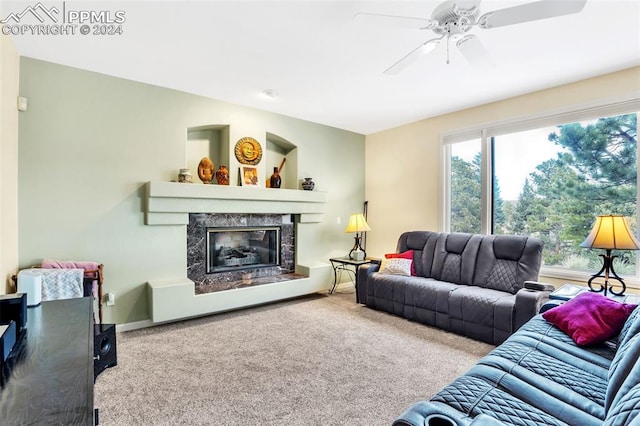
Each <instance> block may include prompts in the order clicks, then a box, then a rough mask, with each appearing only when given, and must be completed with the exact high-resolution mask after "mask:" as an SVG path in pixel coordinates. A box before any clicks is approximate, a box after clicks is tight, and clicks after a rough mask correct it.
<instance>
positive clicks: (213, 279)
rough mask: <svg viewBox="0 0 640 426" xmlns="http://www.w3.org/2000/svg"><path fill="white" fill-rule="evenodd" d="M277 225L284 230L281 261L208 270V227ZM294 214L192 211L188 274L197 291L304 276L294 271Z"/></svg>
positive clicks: (202, 292) (240, 286) (282, 232)
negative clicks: (292, 215)
mask: <svg viewBox="0 0 640 426" xmlns="http://www.w3.org/2000/svg"><path fill="white" fill-rule="evenodd" d="M264 226H273V227H277V228H279V230H280V238H278V242H279V243H280V244H279V245H280V247H279V248H278V250H279V256H278V257H279V263H278V264H277V265H268V266H261V267H257V268H250V269H244V268H241V267H239V268H235V269H236V270H229V271H221V272H213V273H207V258H206V257H207V228H217V229H219V230H224V229H226V228H233V229H236V230H241V229H243V228H251V227H264ZM293 228H294V224H293V221H291V215H276V214H256V213H249V214H246V213H189V225H187V277H188V278H189V279H190V280H191V281H193V282H194V284H195V291H196V294H204V293H211V292H215V291H225V290H230V289H233V288H242V287H247V286H254V285H264V284H271V283H274V282H280V281H287V280H291V279H297V278H303V276H301V275H296V274H295V273H294V271H295V267H294V263H295V233H294V230H293Z"/></svg>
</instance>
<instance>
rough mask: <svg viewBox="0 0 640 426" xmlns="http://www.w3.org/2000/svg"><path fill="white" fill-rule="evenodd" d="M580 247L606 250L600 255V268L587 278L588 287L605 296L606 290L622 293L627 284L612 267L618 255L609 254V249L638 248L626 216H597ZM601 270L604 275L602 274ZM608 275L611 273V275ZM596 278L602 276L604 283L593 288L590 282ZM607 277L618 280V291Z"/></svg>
mask: <svg viewBox="0 0 640 426" xmlns="http://www.w3.org/2000/svg"><path fill="white" fill-rule="evenodd" d="M580 247H585V248H598V249H605V250H606V254H601V255H600V256H601V257H602V259H603V260H604V263H603V265H602V269H600V271H598V273H596V274H595V275H593V276H592V277H591V278H590V279H589V282H588V284H589V289H590V290H591V291H594V292H596V293H599V292H601V291H604V295H605V296H606V295H607V293H608V292H611V294H614V295H616V296H622V295H624V291H625V290H626V289H627V286H626V285H625V283H624V281H623V280H622V278H620V277H619V276H618V274H616V271H615V270H614V269H613V259H615V258H616V257H618V256H611V250H640V243H639V242H638V240H636V238H635V237H634V236H633V233H632V232H631V229H630V228H629V223H628V222H627V218H625V217H624V216H622V215H613V214H610V215H602V216H598V217H597V218H596V222H595V223H594V224H593V228H592V229H591V232H590V233H589V235H588V236H587V239H586V240H584V241H583V242H582V244H580ZM603 272H604V275H602V273H603ZM610 275H613V277H611V276H610ZM596 278H604V285H602V284H599V285H600V288H599V289H597V290H594V288H593V286H592V285H591V282H592V281H593V280H594V279H596ZM609 279H614V280H617V281H619V282H620V285H621V286H622V288H621V290H620V292H616V291H615V290H614V289H613V288H611V286H610V284H609Z"/></svg>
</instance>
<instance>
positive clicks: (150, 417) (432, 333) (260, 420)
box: [95, 294, 492, 426]
mask: <svg viewBox="0 0 640 426" xmlns="http://www.w3.org/2000/svg"><path fill="white" fill-rule="evenodd" d="M354 300H355V295H353V294H333V295H313V296H309V297H305V298H300V299H294V300H291V301H286V302H279V303H275V304H271V305H265V306H260V307H256V308H250V309H244V310H241V311H236V312H230V313H225V314H219V315H213V316H209V317H205V318H200V319H195V320H190V321H183V322H180V323H173V324H168V325H163V326H158V327H153V328H147V329H142V330H136V331H130V332H125V333H119V334H118V336H117V347H118V366H117V367H114V368H110V369H107V370H106V371H104V372H103V373H102V374H101V375H100V376H99V377H98V379H97V382H96V387H95V405H96V407H97V408H99V409H100V424H101V425H102V426H110V425H126V426H131V425H240V424H251V425H389V424H391V422H392V421H393V420H394V419H395V418H396V417H397V416H398V415H399V414H401V413H402V412H403V411H404V410H405V409H406V408H408V407H409V405H411V404H412V403H413V402H415V401H418V400H421V399H427V398H429V397H430V396H431V395H433V394H434V393H435V392H437V391H438V390H439V389H440V388H442V387H443V386H444V385H446V384H448V383H449V382H450V381H451V380H453V379H454V378H455V377H457V376H458V375H460V374H462V373H464V372H465V371H466V370H467V369H468V368H470V367H471V366H472V365H473V364H474V363H475V362H476V361H477V360H478V359H479V358H480V357H482V356H483V355H485V354H486V353H487V352H489V350H491V349H492V346H490V345H487V344H484V343H480V342H476V341H473V340H471V339H467V338H465V337H461V336H457V335H454V334H451V333H446V332H443V331H441V330H438V329H435V328H431V327H428V326H424V325H421V324H417V323H412V322H409V321H406V320H404V319H402V318H399V317H396V316H393V315H390V314H387V313H384V312H379V311H374V310H372V309H369V308H367V307H365V306H362V305H358V304H356V303H355V301H354Z"/></svg>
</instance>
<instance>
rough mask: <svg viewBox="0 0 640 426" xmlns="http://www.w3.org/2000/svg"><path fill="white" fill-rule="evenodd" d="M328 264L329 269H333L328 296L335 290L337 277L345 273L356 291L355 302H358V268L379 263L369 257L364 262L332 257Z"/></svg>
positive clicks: (377, 260)
mask: <svg viewBox="0 0 640 426" xmlns="http://www.w3.org/2000/svg"><path fill="white" fill-rule="evenodd" d="M329 262H331V267H332V268H333V287H331V290H329V294H333V292H334V291H335V290H336V286H337V285H338V282H339V279H338V276H342V271H346V272H347V274H349V278H350V279H351V282H352V283H353V285H354V287H355V289H356V300H358V267H360V265H367V264H369V263H379V262H380V260H379V259H373V258H369V257H368V258H366V259H364V260H352V259H349V257H332V258H331V259H329Z"/></svg>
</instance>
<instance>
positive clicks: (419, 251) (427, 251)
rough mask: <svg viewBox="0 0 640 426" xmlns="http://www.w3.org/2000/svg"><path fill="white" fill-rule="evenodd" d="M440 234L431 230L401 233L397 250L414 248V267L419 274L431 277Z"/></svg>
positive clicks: (402, 250) (400, 251)
mask: <svg viewBox="0 0 640 426" xmlns="http://www.w3.org/2000/svg"><path fill="white" fill-rule="evenodd" d="M439 235H440V233H439V232H430V231H410V232H405V233H403V234H402V235H400V238H399V239H398V246H397V247H396V251H397V252H398V253H402V252H404V251H407V250H413V267H414V269H415V273H416V275H417V276H419V277H425V278H431V267H432V264H433V253H434V252H435V247H436V241H437V240H438V236H439Z"/></svg>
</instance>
